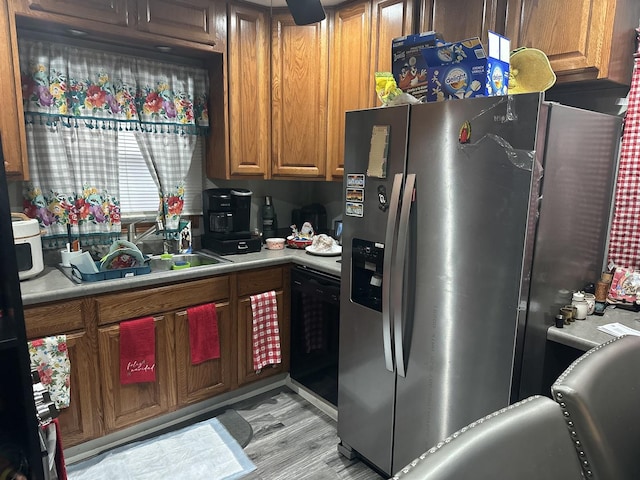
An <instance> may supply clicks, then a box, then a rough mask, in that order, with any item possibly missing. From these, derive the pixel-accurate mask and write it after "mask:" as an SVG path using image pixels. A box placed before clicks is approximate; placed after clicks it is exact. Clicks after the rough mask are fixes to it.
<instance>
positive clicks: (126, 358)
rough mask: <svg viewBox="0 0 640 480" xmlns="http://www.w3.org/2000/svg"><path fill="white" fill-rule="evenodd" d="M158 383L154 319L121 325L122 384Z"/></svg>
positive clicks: (149, 318) (145, 318)
mask: <svg viewBox="0 0 640 480" xmlns="http://www.w3.org/2000/svg"><path fill="white" fill-rule="evenodd" d="M155 381H156V331H155V323H154V320H153V317H144V318H139V319H138V320H130V321H128V322H122V323H120V383H121V384H122V385H126V384H128V383H144V382H155Z"/></svg>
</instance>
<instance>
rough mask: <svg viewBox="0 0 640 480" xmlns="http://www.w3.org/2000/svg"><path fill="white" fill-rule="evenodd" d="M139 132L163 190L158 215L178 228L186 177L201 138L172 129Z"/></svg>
mask: <svg viewBox="0 0 640 480" xmlns="http://www.w3.org/2000/svg"><path fill="white" fill-rule="evenodd" d="M135 135H136V140H137V142H138V148H140V152H141V153H142V156H143V157H144V160H145V162H146V163H147V166H148V167H149V170H150V171H151V176H152V177H153V179H154V181H155V182H156V185H157V186H158V191H159V192H161V196H162V204H161V209H160V211H159V212H158V219H159V220H160V221H161V222H163V225H164V229H165V230H177V229H178V225H179V223H180V214H181V213H182V209H183V207H184V180H185V178H186V176H187V173H188V172H189V167H190V165H191V159H192V157H193V152H194V151H195V148H196V142H197V141H198V138H197V137H196V136H193V135H174V134H171V133H151V134H150V133H147V132H136V134H135Z"/></svg>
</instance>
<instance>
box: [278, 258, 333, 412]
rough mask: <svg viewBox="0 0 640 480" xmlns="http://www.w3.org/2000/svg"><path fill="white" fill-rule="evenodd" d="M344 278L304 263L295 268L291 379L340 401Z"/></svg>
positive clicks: (324, 395)
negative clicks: (342, 279) (339, 364)
mask: <svg viewBox="0 0 640 480" xmlns="http://www.w3.org/2000/svg"><path fill="white" fill-rule="evenodd" d="M339 325H340V279H339V278H337V277H333V276H331V275H328V274H326V273H322V272H318V271H316V270H312V269H310V268H307V267H303V266H296V267H295V268H294V269H293V270H292V271H291V367H290V372H291V378H292V379H293V380H295V381H296V382H298V383H299V384H301V385H302V386H303V387H305V388H307V389H309V390H311V391H312V392H314V393H315V394H317V395H319V396H320V397H322V398H324V399H325V400H326V401H328V402H329V403H331V404H333V405H336V406H337V404H338V336H339Z"/></svg>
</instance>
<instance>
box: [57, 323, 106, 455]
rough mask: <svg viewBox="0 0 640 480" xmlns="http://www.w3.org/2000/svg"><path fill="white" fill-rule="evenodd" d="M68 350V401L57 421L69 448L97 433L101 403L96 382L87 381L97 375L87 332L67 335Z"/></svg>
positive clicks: (93, 354)
mask: <svg viewBox="0 0 640 480" xmlns="http://www.w3.org/2000/svg"><path fill="white" fill-rule="evenodd" d="M67 351H68V353H69V362H70V364H71V366H72V368H71V380H70V385H71V400H70V402H69V408H65V409H62V410H61V411H60V416H59V417H58V421H59V424H60V429H61V435H62V438H63V440H64V446H65V448H66V447H72V446H74V445H78V444H80V443H82V442H84V441H86V440H89V439H91V438H95V437H98V436H99V435H100V431H101V430H100V429H99V427H98V426H99V424H100V418H101V417H102V404H101V402H100V401H96V400H97V398H98V395H99V393H98V392H99V383H98V382H97V381H95V380H94V381H90V382H87V379H96V378H98V375H99V372H98V371H97V362H96V361H95V348H94V346H93V345H92V342H91V339H90V338H89V336H88V335H87V333H86V332H76V333H70V334H68V335H67Z"/></svg>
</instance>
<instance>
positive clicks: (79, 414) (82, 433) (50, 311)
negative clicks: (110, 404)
mask: <svg viewBox="0 0 640 480" xmlns="http://www.w3.org/2000/svg"><path fill="white" fill-rule="evenodd" d="M85 316H87V317H88V316H90V313H89V308H88V303H87V302H86V301H84V300H82V299H81V300H72V301H68V302H58V303H51V304H47V305H40V306H34V307H25V309H24V317H25V326H26V329H27V338H28V339H29V340H37V339H39V338H43V337H47V336H50V335H66V337H67V352H68V355H69V363H70V364H71V377H70V380H69V382H70V394H71V399H70V402H69V407H67V408H64V409H61V410H60V416H59V422H60V423H59V424H60V432H61V436H62V439H63V442H64V446H65V447H73V446H74V445H78V444H80V443H82V442H85V441H87V440H90V439H92V438H96V437H99V436H101V435H102V433H103V431H102V426H101V418H102V402H101V400H100V378H101V375H100V371H99V369H98V361H97V345H96V342H95V340H94V339H92V337H91V335H90V334H89V333H88V332H87V331H86V330H85V329H84V317H85Z"/></svg>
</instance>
